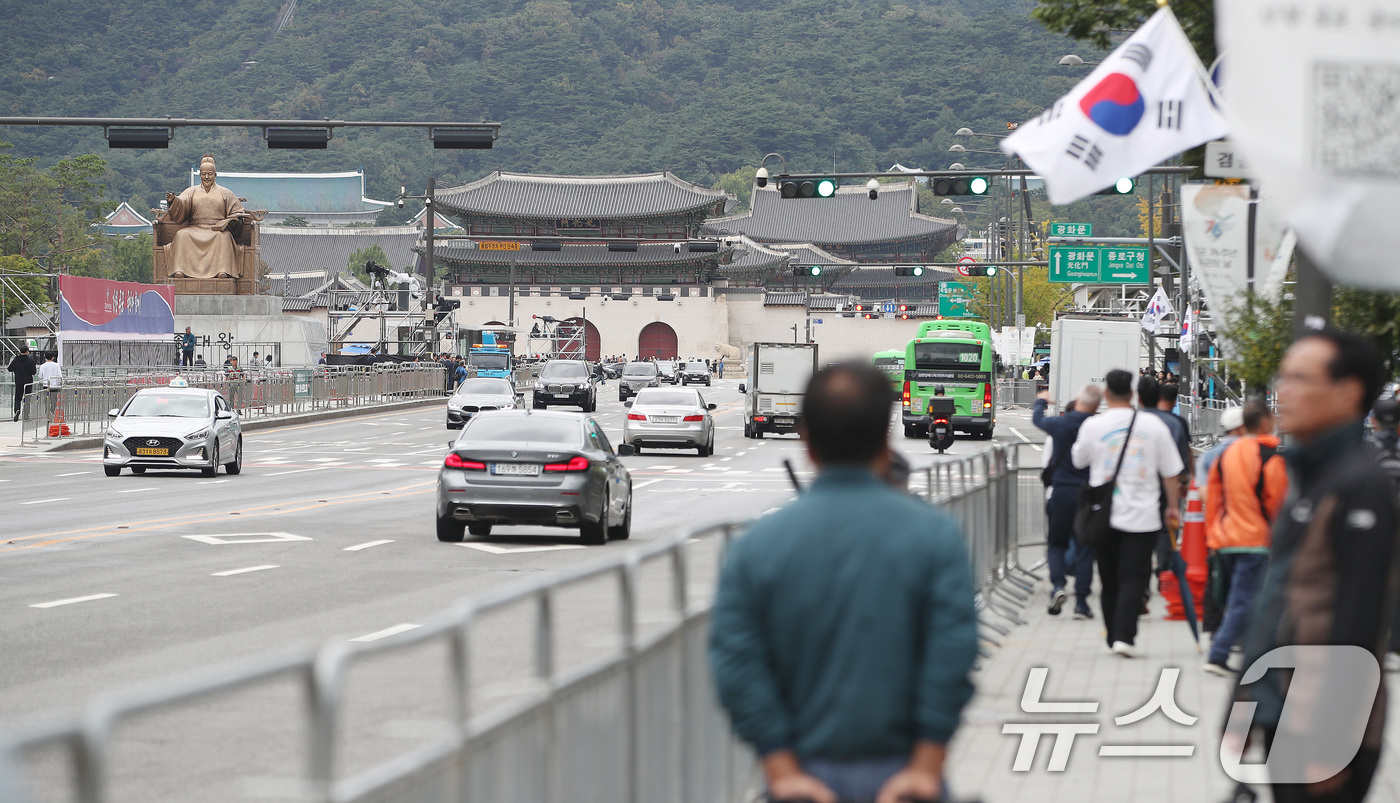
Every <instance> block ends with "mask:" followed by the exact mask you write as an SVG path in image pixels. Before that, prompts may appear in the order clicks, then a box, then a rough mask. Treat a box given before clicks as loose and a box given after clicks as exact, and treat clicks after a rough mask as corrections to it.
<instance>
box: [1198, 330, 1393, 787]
mask: <svg viewBox="0 0 1400 803" xmlns="http://www.w3.org/2000/svg"><path fill="white" fill-rule="evenodd" d="M1381 377H1382V370H1381V358H1380V354H1379V352H1378V351H1377V350H1376V348H1375V346H1374V345H1372V344H1371V342H1370V341H1369V340H1367V339H1366V338H1364V337H1361V336H1359V335H1355V334H1352V333H1350V332H1341V331H1334V330H1322V331H1316V332H1311V333H1309V334H1306V335H1304V336H1303V337H1301V338H1299V339H1298V340H1296V341H1294V343H1293V345H1292V346H1290V347H1289V349H1288V351H1287V352H1286V353H1285V354H1284V357H1283V361H1282V363H1281V364H1280V366H1279V375H1278V380H1277V382H1276V384H1275V387H1276V388H1277V394H1278V414H1277V415H1278V424H1279V430H1280V431H1281V432H1283V433H1284V434H1286V435H1288V436H1290V437H1291V439H1292V440H1291V442H1290V445H1289V448H1288V450H1287V451H1286V452H1285V453H1284V458H1285V460H1286V461H1287V465H1288V481H1289V495H1288V499H1287V500H1286V501H1285V502H1284V504H1283V507H1282V508H1281V509H1280V510H1279V513H1278V517H1277V524H1276V525H1275V527H1274V531H1273V542H1272V544H1271V546H1270V550H1269V562H1268V566H1267V568H1266V569H1265V571H1264V579H1263V583H1262V585H1261V586H1260V588H1259V592H1258V599H1257V600H1256V603H1255V607H1254V611H1253V615H1252V617H1251V620H1250V622H1249V625H1248V629H1247V635H1246V636H1245V639H1244V664H1243V666H1244V669H1245V670H1246V671H1248V669H1249V668H1250V667H1251V666H1252V665H1253V664H1254V663H1255V662H1256V661H1258V660H1259V659H1260V658H1261V657H1262V656H1264V655H1266V654H1269V653H1271V652H1272V651H1273V650H1274V649H1276V648H1278V647H1285V646H1292V645H1350V646H1353V647H1360V648H1361V649H1363V650H1365V651H1366V652H1368V653H1370V655H1371V657H1372V658H1374V660H1375V661H1376V662H1377V664H1379V663H1380V662H1381V659H1382V657H1383V656H1384V653H1385V649H1386V644H1387V641H1388V639H1387V636H1388V633H1389V626H1390V622H1389V619H1390V613H1391V612H1392V611H1393V609H1394V608H1393V603H1391V601H1392V600H1393V596H1392V595H1393V594H1394V592H1395V577H1396V572H1397V565H1396V558H1397V550H1396V548H1395V541H1396V526H1397V515H1396V509H1395V498H1394V495H1393V493H1392V490H1391V487H1390V480H1389V478H1388V477H1387V476H1386V474H1385V471H1384V470H1383V469H1382V468H1381V466H1380V462H1379V459H1378V454H1377V451H1376V449H1375V447H1374V446H1372V445H1371V444H1368V443H1366V442H1365V441H1364V438H1363V434H1364V419H1365V416H1366V414H1367V413H1368V412H1369V411H1370V409H1371V405H1372V404H1373V403H1374V402H1375V400H1376V397H1377V396H1378V395H1379V392H1380V388H1381V381H1382V379H1381ZM1240 445H1241V444H1239V443H1236V444H1235V445H1234V446H1231V447H1230V449H1231V451H1233V450H1234V449H1236V448H1238V447H1239V446H1240ZM1227 454H1228V453H1227ZM1221 459H1222V460H1223V459H1225V458H1221ZM1229 502H1230V504H1231V506H1232V507H1233V506H1234V504H1233V503H1234V497H1231V498H1230V500H1229ZM1346 654H1347V656H1348V657H1350V656H1352V655H1354V653H1352V652H1350V651H1348V652H1347V653H1346ZM1322 655H1325V656H1328V657H1325V658H1319V659H1318V660H1320V661H1323V662H1324V665H1322V666H1318V667H1312V668H1311V669H1310V672H1309V674H1312V675H1315V676H1314V677H1311V678H1307V679H1304V678H1303V677H1302V674H1303V673H1302V671H1301V670H1302V666H1301V665H1300V666H1299V668H1298V669H1295V670H1293V671H1286V670H1284V669H1269V670H1267V671H1266V672H1265V673H1264V674H1263V676H1262V677H1261V678H1259V679H1256V680H1253V682H1251V683H1248V684H1237V685H1236V687H1235V691H1234V701H1236V702H1252V703H1255V704H1256V706H1255V708H1254V712H1253V717H1252V718H1251V719H1250V720H1249V721H1250V725H1251V727H1252V728H1254V729H1256V730H1257V731H1262V735H1263V741H1264V745H1265V748H1266V749H1267V750H1269V755H1270V758H1272V757H1273V755H1274V751H1275V750H1278V751H1279V752H1280V753H1281V754H1285V755H1289V756H1290V757H1291V758H1292V760H1290V761H1288V762H1273V761H1271V762H1270V764H1269V772H1270V778H1271V780H1273V781H1274V782H1273V783H1272V788H1271V790H1272V792H1273V797H1274V800H1276V801H1280V803H1291V802H1292V801H1305V800H1306V801H1318V800H1326V801H1360V800H1362V799H1364V798H1365V797H1366V793H1367V792H1368V791H1369V789H1370V786H1371V779H1372V777H1373V776H1374V775H1375V772H1376V767H1377V765H1378V763H1379V761H1380V751H1381V747H1382V744H1383V736H1384V730H1385V711H1386V699H1387V693H1386V688H1385V683H1384V682H1382V683H1380V684H1379V686H1378V687H1377V688H1369V687H1368V685H1367V684H1363V683H1348V682H1335V681H1334V680H1333V677H1334V676H1333V674H1330V673H1329V671H1328V670H1329V667H1328V666H1327V665H1325V664H1326V663H1328V662H1333V661H1336V660H1337V658H1335V657H1334V656H1336V655H1337V653H1335V652H1328V653H1322ZM1285 697H1287V698H1288V708H1289V710H1290V711H1293V710H1295V708H1296V710H1301V711H1307V712H1313V713H1312V714H1311V715H1309V716H1308V719H1310V720H1312V721H1311V722H1305V723H1296V722H1295V723H1293V724H1294V725H1295V727H1294V728H1292V729H1287V730H1285V729H1283V728H1281V727H1280V720H1281V718H1282V717H1281V715H1282V713H1283V708H1284V699H1285ZM1348 711H1351V712H1355V714H1356V719H1353V720H1347V721H1345V722H1338V723H1337V724H1338V727H1337V728H1330V729H1329V728H1322V727H1319V723H1318V720H1320V719H1323V718H1324V717H1333V716H1341V717H1343V718H1344V719H1345V718H1346V716H1347V714H1346V712H1348ZM1362 720H1364V722H1363V721H1362ZM1298 724H1303V725H1305V726H1307V727H1306V729H1305V730H1304V731H1300V730H1299V729H1298V728H1297V727H1296V726H1297V725H1298ZM1339 728H1347V729H1351V730H1350V732H1351V733H1360V734H1361V740H1360V742H1361V744H1360V747H1359V748H1358V749H1357V750H1356V751H1355V753H1354V754H1353V755H1350V756H1339V755H1336V753H1337V747H1338V745H1337V744H1336V742H1338V741H1339V740H1338V739H1335V738H1331V739H1329V738H1328V737H1327V736H1326V734H1327V733H1329V732H1338V731H1339ZM1314 735H1315V737H1314V738H1311V739H1310V738H1309V737H1310V736H1314ZM1234 737H1235V738H1240V735H1239V734H1234ZM1348 747H1349V746H1348ZM1300 768H1302V769H1306V771H1307V772H1306V777H1307V779H1308V780H1311V781H1312V782H1310V783H1302V782H1295V781H1298V780H1299V777H1300V775H1299V773H1300V772H1301V769H1300ZM1280 772H1287V773H1290V775H1288V776H1286V777H1285V778H1279V777H1278V774H1279V773H1280ZM1284 780H1287V781H1289V782H1288V783H1284V782H1283V781H1284Z"/></svg>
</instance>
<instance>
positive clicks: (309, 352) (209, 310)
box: [175, 295, 326, 365]
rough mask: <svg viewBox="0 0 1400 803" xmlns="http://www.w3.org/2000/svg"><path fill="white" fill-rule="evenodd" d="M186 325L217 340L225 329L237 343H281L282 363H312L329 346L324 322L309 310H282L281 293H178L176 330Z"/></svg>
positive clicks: (207, 355)
mask: <svg viewBox="0 0 1400 803" xmlns="http://www.w3.org/2000/svg"><path fill="white" fill-rule="evenodd" d="M186 326H188V327H190V329H191V330H192V332H193V334H195V335H197V336H199V337H205V336H208V337H209V339H210V340H211V341H214V342H217V341H218V339H219V334H220V333H224V334H229V335H232V336H233V339H234V341H235V342H238V343H280V344H282V364H283V365H313V364H315V362H316V360H317V359H319V358H320V356H321V352H322V351H325V349H326V325H325V323H324V322H323V321H321V320H317V319H316V317H314V316H313V315H311V314H310V313H305V314H287V313H283V312H282V299H281V297H279V296H194V295H177V296H175V331H176V332H181V333H183V332H184V331H185V327H186ZM204 356H205V359H210V357H211V355H210V354H208V353H205V355H204Z"/></svg>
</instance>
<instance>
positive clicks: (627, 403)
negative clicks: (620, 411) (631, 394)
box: [622, 401, 632, 407]
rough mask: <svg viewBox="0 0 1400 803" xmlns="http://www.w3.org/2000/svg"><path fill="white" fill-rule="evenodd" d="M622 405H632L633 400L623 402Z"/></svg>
mask: <svg viewBox="0 0 1400 803" xmlns="http://www.w3.org/2000/svg"><path fill="white" fill-rule="evenodd" d="M622 406H623V407H631V406H632V402H630V401H625V402H623V403H622Z"/></svg>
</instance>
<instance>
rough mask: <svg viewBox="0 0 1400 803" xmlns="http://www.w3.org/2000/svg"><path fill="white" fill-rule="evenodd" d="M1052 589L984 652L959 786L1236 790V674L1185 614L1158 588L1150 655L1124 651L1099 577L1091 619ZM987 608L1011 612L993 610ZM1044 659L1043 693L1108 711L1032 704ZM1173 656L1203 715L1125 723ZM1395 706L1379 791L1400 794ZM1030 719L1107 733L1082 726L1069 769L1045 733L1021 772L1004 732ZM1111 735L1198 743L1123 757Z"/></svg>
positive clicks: (1191, 710) (1079, 800)
mask: <svg viewBox="0 0 1400 803" xmlns="http://www.w3.org/2000/svg"><path fill="white" fill-rule="evenodd" d="M1027 557H1030V555H1029V551H1028V552H1027ZM1026 565H1030V563H1029V561H1028V562H1027V563H1026ZM1041 573H1042V574H1044V569H1043V568H1042V569H1041ZM1153 588H1154V590H1155V588H1156V583H1155V581H1154V582H1153ZM1048 589H1049V584H1048V583H1046V582H1042V583H1041V584H1040V585H1039V586H1037V588H1036V593H1035V597H1034V598H1033V599H1032V600H1031V602H1030V604H1029V605H1027V607H1026V608H1025V611H1024V613H1023V614H1022V617H1023V618H1025V619H1028V620H1029V624H1027V625H1023V626H1020V627H1015V628H1013V629H1012V631H1011V634H1010V635H1009V636H1006V637H1004V638H1002V646H1001V647H1000V648H996V647H992V648H989V649H990V650H991V652H992V656H991V658H989V659H986V660H984V661H983V663H982V665H981V667H980V669H979V671H978V673H977V675H976V677H975V680H976V683H977V696H976V697H974V698H973V700H972V703H971V704H970V705H969V707H968V709H967V711H966V712H965V714H964V717H965V719H964V724H963V727H962V728H961V729H960V730H959V731H958V735H957V737H956V738H955V739H954V742H953V746H952V751H951V755H950V758H949V773H950V776H949V783H950V786H951V787H952V790H953V792H954V794H956V795H958V796H959V798H967V799H977V798H981V799H982V800H984V801H986V803H1004V802H1005V801H1036V803H1055V801H1065V803H1097V802H1098V801H1102V802H1103V803H1121V802H1122V801H1128V800H1144V801H1147V800H1150V801H1183V802H1184V801H1190V803H1218V802H1223V801H1226V800H1227V799H1228V796H1229V794H1230V793H1231V791H1233V789H1234V786H1235V783H1234V781H1232V780H1231V779H1230V778H1229V777H1228V776H1226V775H1225V773H1224V771H1223V770H1222V769H1221V768H1220V760H1219V756H1218V750H1219V744H1220V738H1219V734H1220V732H1221V728H1222V726H1223V723H1224V721H1225V716H1226V713H1227V699H1226V695H1227V694H1228V693H1229V689H1230V688H1231V686H1232V684H1233V681H1230V680H1227V679H1225V678H1220V677H1216V676H1214V675H1208V674H1206V673H1204V672H1203V671H1201V663H1202V661H1203V660H1204V656H1203V655H1198V654H1197V652H1196V645H1195V643H1194V642H1193V641H1192V639H1191V631H1190V629H1189V627H1188V626H1187V624H1186V622H1184V621H1166V620H1164V619H1163V618H1162V616H1163V613H1164V612H1165V603H1164V602H1163V600H1162V598H1161V597H1160V596H1157V595H1155V594H1154V596H1153V600H1152V605H1151V607H1152V614H1151V615H1150V616H1144V617H1143V618H1142V619H1140V620H1139V630H1138V639H1137V645H1138V647H1139V648H1141V649H1142V650H1143V651H1144V652H1145V653H1146V657H1145V658H1144V659H1140V660H1130V659H1124V658H1120V657H1118V656H1116V655H1112V654H1110V653H1108V651H1107V650H1106V649H1105V646H1104V641H1103V632H1104V631H1103V622H1102V613H1101V611H1100V610H1099V608H1098V594H1097V587H1096V588H1095V594H1094V596H1092V597H1090V605H1091V606H1092V607H1093V608H1094V617H1095V618H1094V619H1093V620H1092V621H1075V620H1073V619H1072V618H1071V616H1070V614H1071V611H1072V610H1073V598H1072V597H1071V600H1070V604H1068V605H1066V606H1065V610H1064V612H1063V613H1062V614H1061V615H1060V616H1058V617H1053V616H1050V615H1049V614H1047V613H1046V611H1045V605H1046V603H1047V602H1048V599H1047V595H1048ZM984 616H986V617H988V619H989V621H993V622H999V623H1002V624H1004V622H1002V621H1001V620H999V619H998V618H996V617H995V616H993V615H991V614H989V613H984ZM1208 638H1209V637H1208V636H1207V635H1205V634H1202V642H1201V646H1202V648H1206V647H1208V642H1207V641H1206V639H1208ZM1033 667H1045V668H1047V669H1048V670H1049V674H1048V676H1047V679H1046V681H1045V687H1044V691H1043V692H1042V694H1041V695H1040V699H1041V700H1042V701H1045V702H1087V701H1097V702H1098V703H1099V709H1098V712H1097V713H1094V714H1024V713H1022V711H1021V707H1020V703H1021V697H1022V694H1023V692H1024V691H1025V687H1026V682H1027V678H1028V677H1029V675H1030V671H1031V669H1032V668H1033ZM1173 667H1175V668H1179V669H1180V674H1179V677H1178V680H1177V684H1176V693H1175V699H1176V702H1177V704H1178V706H1179V707H1180V708H1181V710H1182V711H1184V712H1185V713H1186V714H1188V715H1191V716H1196V717H1199V719H1198V720H1197V721H1196V722H1195V724H1194V725H1191V726H1186V725H1180V724H1177V723H1176V722H1173V721H1171V720H1170V719H1168V718H1167V716H1166V715H1165V714H1163V713H1162V712H1161V711H1160V710H1158V711H1155V712H1154V713H1153V714H1151V715H1150V716H1148V717H1147V718H1146V719H1142V720H1140V721H1138V722H1135V723H1132V724H1128V725H1123V726H1119V725H1116V724H1114V721H1113V720H1114V717H1121V716H1123V715H1124V714H1128V713H1131V712H1134V711H1136V710H1137V709H1138V708H1140V707H1142V706H1143V705H1144V704H1146V703H1147V702H1148V700H1150V699H1152V696H1153V692H1154V691H1155V690H1156V689H1157V684H1158V679H1159V677H1160V676H1161V674H1162V670H1163V669H1166V668H1173ZM1386 680H1387V682H1390V681H1391V678H1390V677H1387V678H1386ZM1388 713H1389V716H1388V718H1387V738H1386V745H1385V751H1384V754H1383V755H1382V757H1381V766H1380V771H1379V773H1378V774H1377V777H1376V780H1375V782H1374V783H1373V785H1372V787H1371V792H1370V795H1369V796H1368V798H1367V799H1368V800H1374V801H1387V800H1400V749H1398V748H1397V745H1400V735H1397V734H1400V702H1397V700H1396V696H1395V695H1394V693H1392V694H1391V697H1390V709H1389V712H1388ZM1030 722H1060V723H1097V724H1098V725H1099V729H1098V733H1096V734H1093V735H1079V736H1076V737H1075V739H1074V742H1073V748H1072V751H1071V752H1070V754H1069V760H1068V764H1067V765H1066V767H1065V769H1064V771H1062V772H1050V771H1048V770H1047V764H1048V762H1049V759H1050V754H1051V750H1052V748H1053V747H1054V739H1055V737H1054V736H1053V735H1045V736H1041V737H1040V740H1039V743H1038V745H1037V749H1036V751H1035V759H1034V761H1033V763H1032V765H1031V769H1030V770H1029V771H1027V772H1015V771H1013V769H1012V765H1013V763H1014V761H1015V758H1016V753H1017V750H1018V748H1019V746H1020V742H1021V736H1020V734H1003V733H1002V725H1003V723H1030ZM1105 744H1110V745H1118V744H1139V745H1168V744H1178V745H1186V744H1189V745H1194V748H1195V749H1194V752H1193V754H1192V755H1191V756H1190V757H1189V758H1121V757H1105V756H1100V755H1099V754H1098V753H1099V748H1100V746H1101V745H1105ZM1258 760H1262V757H1255V758H1251V757H1250V756H1246V758H1245V761H1246V762H1250V761H1258ZM1260 799H1261V801H1267V800H1269V796H1268V794H1267V793H1263V794H1261V798H1260Z"/></svg>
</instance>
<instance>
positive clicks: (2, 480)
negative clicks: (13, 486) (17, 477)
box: [0, 480, 9, 482]
mask: <svg viewBox="0 0 1400 803" xmlns="http://www.w3.org/2000/svg"><path fill="white" fill-rule="evenodd" d="M0 482H9V480H0Z"/></svg>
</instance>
